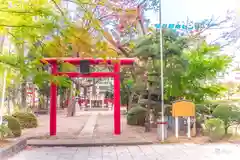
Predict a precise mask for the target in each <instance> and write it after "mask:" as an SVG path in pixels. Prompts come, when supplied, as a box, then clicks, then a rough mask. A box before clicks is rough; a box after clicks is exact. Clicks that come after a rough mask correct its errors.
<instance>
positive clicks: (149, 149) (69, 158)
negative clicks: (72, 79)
mask: <svg viewBox="0 0 240 160" xmlns="http://www.w3.org/2000/svg"><path fill="white" fill-rule="evenodd" d="M239 150H240V147H239V146H238V145H234V144H205V145H197V144H174V145H170V144H162V145H142V146H118V147H83V148H64V147H53V148H33V149H31V150H25V151H23V152H21V153H19V154H18V155H16V156H15V157H12V158H10V159H9V160H122V159H123V160H193V159H194V160H226V159H229V160H238V159H239V156H240V152H239Z"/></svg>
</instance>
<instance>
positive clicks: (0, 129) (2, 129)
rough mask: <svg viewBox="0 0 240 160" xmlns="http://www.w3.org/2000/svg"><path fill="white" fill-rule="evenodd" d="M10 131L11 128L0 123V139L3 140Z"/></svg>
mask: <svg viewBox="0 0 240 160" xmlns="http://www.w3.org/2000/svg"><path fill="white" fill-rule="evenodd" d="M11 133H12V132H11V130H10V129H9V128H8V126H7V125H5V124H1V125H0V139H1V140H3V139H4V138H6V137H7V136H8V135H10V134H11Z"/></svg>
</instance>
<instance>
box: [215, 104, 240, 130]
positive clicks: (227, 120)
mask: <svg viewBox="0 0 240 160" xmlns="http://www.w3.org/2000/svg"><path fill="white" fill-rule="evenodd" d="M213 116H214V117H216V118H219V119H221V120H222V121H223V123H224V128H225V134H227V133H228V128H229V127H230V126H231V125H232V124H233V123H234V122H237V121H239V120H240V111H239V109H238V108H237V107H236V106H233V105H219V106H218V107H216V109H215V110H214V111H213Z"/></svg>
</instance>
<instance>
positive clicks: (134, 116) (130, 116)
mask: <svg viewBox="0 0 240 160" xmlns="http://www.w3.org/2000/svg"><path fill="white" fill-rule="evenodd" d="M146 113H147V109H146V108H143V107H141V106H133V107H132V108H131V109H130V110H129V111H128V113H127V124H129V125H140V126H143V125H144V124H145V117H146Z"/></svg>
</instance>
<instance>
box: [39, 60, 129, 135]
mask: <svg viewBox="0 0 240 160" xmlns="http://www.w3.org/2000/svg"><path fill="white" fill-rule="evenodd" d="M81 60H89V62H90V64H91V65H101V64H104V63H105V64H106V63H107V64H109V65H113V66H114V71H113V72H92V73H89V74H81V73H78V72H58V62H59V61H60V62H65V63H71V64H73V65H79V64H80V61H81ZM41 62H42V63H46V62H47V63H49V64H51V69H52V75H66V76H68V77H89V78H90V77H92V78H98V77H112V78H114V134H115V135H119V134H120V133H121V113H120V66H121V65H133V63H134V59H133V58H119V59H117V60H116V59H115V60H114V59H93V58H83V59H82V58H44V59H42V60H41ZM56 133H57V85H56V84H54V83H53V82H52V83H51V86H50V135H51V136H54V135H56Z"/></svg>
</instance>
